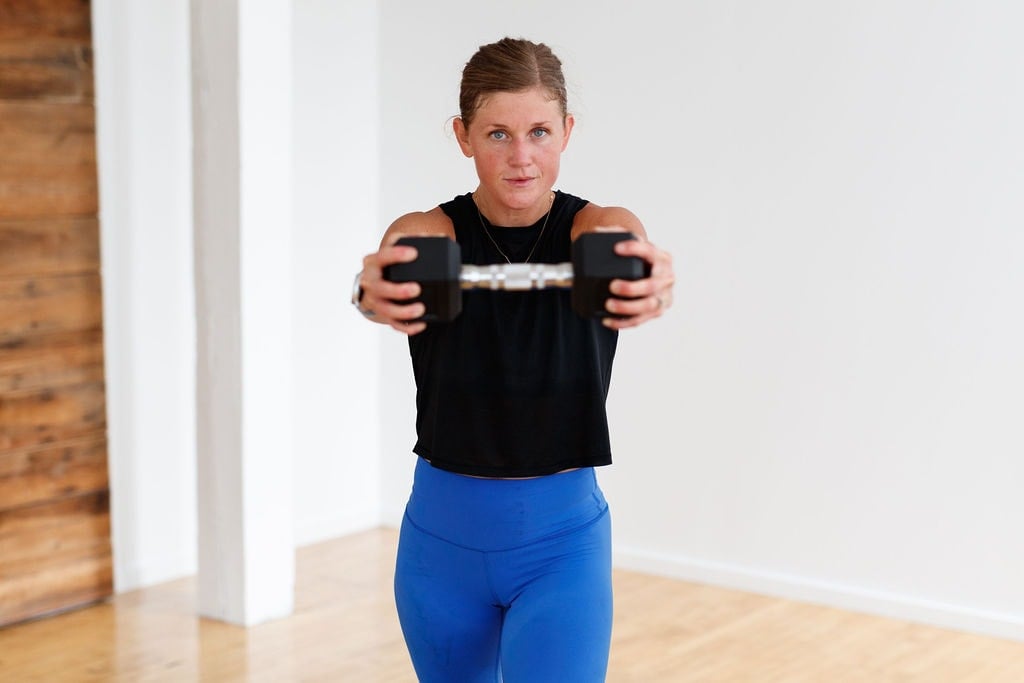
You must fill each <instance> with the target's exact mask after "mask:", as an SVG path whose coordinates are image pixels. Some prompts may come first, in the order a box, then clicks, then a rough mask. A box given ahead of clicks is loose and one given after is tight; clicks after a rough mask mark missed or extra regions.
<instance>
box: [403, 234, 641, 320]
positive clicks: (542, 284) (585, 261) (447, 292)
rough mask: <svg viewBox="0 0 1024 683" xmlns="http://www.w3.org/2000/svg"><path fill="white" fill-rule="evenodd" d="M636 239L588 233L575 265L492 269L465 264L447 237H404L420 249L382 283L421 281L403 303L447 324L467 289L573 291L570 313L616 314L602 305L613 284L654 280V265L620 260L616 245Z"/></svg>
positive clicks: (575, 251)
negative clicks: (417, 290)
mask: <svg viewBox="0 0 1024 683" xmlns="http://www.w3.org/2000/svg"><path fill="white" fill-rule="evenodd" d="M631 239H636V236H635V235H633V234H632V233H628V232H589V233H584V234H583V235H580V236H579V237H578V238H577V239H576V241H575V242H573V244H572V262H571V263H502V264H495V265H489V266H474V265H463V264H462V252H461V250H460V249H459V244H458V242H455V241H454V240H451V239H449V238H447V237H402V238H401V239H399V240H398V242H397V244H400V245H405V246H412V247H416V249H417V250H418V252H419V253H418V256H417V258H416V260H415V261H412V262H409V263H395V264H392V265H390V266H386V267H385V268H384V279H385V280H390V281H392V282H418V283H419V284H420V289H421V292H420V295H419V296H418V297H416V298H414V299H407V300H405V301H401V302H399V303H402V304H411V303H415V302H417V301H419V302H422V303H423V305H424V306H425V307H426V312H425V313H424V314H423V315H422V316H421V317H420V318H418V319H417V320H422V321H424V322H427V323H435V322H449V321H451V320H454V319H455V318H456V316H458V315H459V313H461V312H462V290H463V289H492V290H510V291H525V290H532V289H552V288H559V289H572V308H573V310H574V311H576V313H577V314H579V315H580V316H582V317H584V318H604V317H607V316H611V315H612V314H611V313H609V312H608V311H606V310H605V308H604V303H605V301H606V300H607V299H608V297H609V296H611V295H610V293H609V291H608V285H609V283H611V281H612V280H615V279H620V280H639V279H641V278H644V277H649V276H650V270H651V268H650V264H648V263H647V262H646V261H644V260H643V259H641V258H638V257H636V256H619V255H618V254H616V253H615V249H614V247H615V244H616V243H617V242H621V241H622V240H631Z"/></svg>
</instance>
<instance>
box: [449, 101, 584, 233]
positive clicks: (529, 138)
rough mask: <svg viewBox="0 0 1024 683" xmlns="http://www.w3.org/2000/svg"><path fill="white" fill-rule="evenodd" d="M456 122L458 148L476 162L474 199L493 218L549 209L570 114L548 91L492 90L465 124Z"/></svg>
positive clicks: (532, 217)
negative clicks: (467, 126)
mask: <svg viewBox="0 0 1024 683" xmlns="http://www.w3.org/2000/svg"><path fill="white" fill-rule="evenodd" d="M454 126H455V134H456V137H457V138H458V140H459V146H460V147H461V148H462V153H463V154H465V155H466V156H467V157H472V159H473V161H474V163H475V164H476V173H477V175H478V176H479V177H480V187H479V188H478V190H477V198H478V199H479V200H482V203H483V206H484V207H485V208H486V209H487V210H489V211H490V212H491V214H493V215H491V216H490V218H491V219H492V220H495V221H501V220H503V218H502V216H504V217H505V218H504V220H510V219H511V218H513V217H516V216H520V215H521V216H522V218H523V220H524V221H525V220H529V221H530V222H532V221H533V220H536V219H537V217H539V216H540V215H543V214H544V212H545V211H547V210H548V207H549V193H550V191H551V188H552V187H553V186H554V184H555V180H556V179H557V178H558V167H559V160H560V157H561V155H562V151H563V150H565V147H566V145H567V144H568V143H569V134H570V133H571V132H572V126H573V119H572V116H567V117H565V118H564V119H563V117H562V111H561V108H560V106H559V104H558V101H557V100H553V99H550V97H549V95H548V93H547V91H546V90H544V89H542V88H531V89H529V90H523V91H519V92H498V93H493V94H491V95H489V96H487V98H486V99H485V100H484V101H483V104H482V105H481V106H480V107H479V108H478V109H477V111H476V114H475V115H474V116H473V122H472V124H471V125H470V126H469V128H468V129H467V128H466V126H465V125H464V123H463V121H462V120H461V119H455V124H454ZM481 195H483V196H481ZM534 214H536V215H534ZM505 224H506V225H511V223H505Z"/></svg>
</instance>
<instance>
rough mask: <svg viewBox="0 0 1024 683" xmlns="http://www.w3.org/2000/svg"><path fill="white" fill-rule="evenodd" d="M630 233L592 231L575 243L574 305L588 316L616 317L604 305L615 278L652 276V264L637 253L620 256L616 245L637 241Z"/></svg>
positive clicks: (573, 253)
mask: <svg viewBox="0 0 1024 683" xmlns="http://www.w3.org/2000/svg"><path fill="white" fill-rule="evenodd" d="M634 239H636V236H635V235H633V234H632V233H628V232H588V233H584V234H582V235H580V236H579V237H578V238H577V239H576V241H575V242H573V243H572V308H573V310H574V311H576V313H578V314H579V315H581V316H583V317H584V318H605V317H609V316H612V314H611V313H609V312H608V311H606V310H605V308H604V304H605V301H607V299H608V297H609V296H611V293H610V292H609V291H608V285H609V284H611V281H612V280H616V279H618V280H640V279H643V278H645V277H650V274H651V266H650V264H649V263H647V261H644V260H643V259H642V258H637V257H636V256H629V257H624V256H619V255H618V254H616V253H615V245H616V243H618V242H621V241H623V240H634Z"/></svg>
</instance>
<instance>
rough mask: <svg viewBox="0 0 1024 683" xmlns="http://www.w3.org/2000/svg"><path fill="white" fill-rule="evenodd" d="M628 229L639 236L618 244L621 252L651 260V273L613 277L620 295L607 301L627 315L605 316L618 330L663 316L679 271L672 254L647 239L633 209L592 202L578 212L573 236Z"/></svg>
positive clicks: (609, 306)
mask: <svg viewBox="0 0 1024 683" xmlns="http://www.w3.org/2000/svg"><path fill="white" fill-rule="evenodd" d="M603 230H624V231H626V232H631V233H633V234H634V235H636V236H637V239H635V240H623V241H622V242H619V243H617V244H616V245H615V253H617V254H619V255H620V256H638V257H640V258H642V259H643V260H645V261H647V262H648V263H649V264H651V276H650V277H649V278H645V279H643V280H632V281H630V280H612V283H611V286H610V287H609V290H610V291H611V293H612V294H614V295H615V296H616V297H625V298H622V299H620V298H611V299H609V300H608V302H607V303H606V304H605V309H606V310H607V311H608V312H609V313H614V314H616V315H617V316H625V317H623V318H605V319H604V324H605V325H607V326H608V327H610V328H612V329H616V330H620V329H624V328H627V327H635V326H637V325H640V324H641V323H644V322H647V321H648V320H653V319H654V318H657V317H660V316H661V314H662V313H664V312H665V311H666V310H667V309H668V308H669V307H670V306H671V305H672V287H673V285H674V284H675V279H676V278H675V273H674V272H673V270H672V255H671V254H669V253H668V252H667V251H663V250H661V249H658V248H657V247H656V246H654V245H653V244H651V242H650V241H649V240H648V239H647V230H646V229H645V228H644V226H643V223H641V222H640V219H639V218H637V217H636V216H635V215H634V214H633V212H631V211H629V210H628V209H624V208H622V207H618V206H609V207H603V206H597V205H595V204H588V205H587V206H585V207H584V208H582V209H580V211H579V213H577V214H576V218H575V220H574V221H573V226H572V238H573V239H574V240H575V239H576V238H577V237H579V236H580V235H582V234H583V233H587V232H599V231H603Z"/></svg>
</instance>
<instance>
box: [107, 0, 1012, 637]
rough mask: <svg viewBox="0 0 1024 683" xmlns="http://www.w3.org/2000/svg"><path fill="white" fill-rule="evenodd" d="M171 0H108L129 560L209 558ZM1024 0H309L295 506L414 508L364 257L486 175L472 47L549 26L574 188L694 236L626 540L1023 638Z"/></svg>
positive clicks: (645, 387)
mask: <svg viewBox="0 0 1024 683" xmlns="http://www.w3.org/2000/svg"><path fill="white" fill-rule="evenodd" d="M170 4H171V3H168V4H166V5H163V6H161V7H159V8H156V7H155V6H147V10H146V11H145V13H144V12H143V11H142V10H140V9H137V8H133V6H132V3H127V2H114V0H98V1H97V2H94V5H93V6H94V15H95V18H96V23H95V25H94V31H95V36H96V41H95V42H96V63H97V80H98V84H97V85H98V115H99V126H100V129H99V146H100V166H101V168H100V171H101V191H102V195H101V198H102V204H103V209H102V211H103V213H102V216H101V219H102V221H103V249H104V252H103V253H104V278H105V283H104V284H105V315H106V327H107V335H108V336H107V352H108V355H107V363H108V378H109V385H108V396H109V400H110V423H111V470H112V480H113V481H112V485H113V489H114V499H113V505H114V517H115V528H114V541H115V553H116V554H115V558H116V562H117V573H118V586H119V588H120V589H124V588H127V587H131V586H133V585H142V584H146V583H152V582H155V581H157V580H160V579H162V578H166V577H170V576H173V575H178V574H183V573H189V572H190V571H193V570H194V537H195V529H194V524H195V520H194V482H193V481H192V479H193V477H194V462H193V459H194V451H193V444H192V441H193V431H192V430H193V423H194V415H193V414H192V411H193V410H194V408H193V396H192V384H191V382H192V379H191V377H192V375H191V372H192V363H193V362H194V357H193V352H192V350H191V345H190V339H191V337H192V329H191V325H192V322H191V320H192V317H191V316H192V313H191V305H192V292H191V261H192V256H191V241H190V240H191V237H190V231H191V225H190V208H189V203H190V196H189V188H190V182H191V181H190V178H189V172H190V171H189V158H190V155H189V152H188V145H189V144H190V143H189V126H188V120H189V118H188V111H189V106H188V80H187V74H188V53H187V23H188V22H187V17H186V16H184V15H183V10H181V8H180V7H178V9H174V8H172V7H170ZM180 4H181V3H174V5H175V7H177V6H178V5H180ZM1021 15H1022V10H1020V9H1018V8H1017V6H1016V5H1013V4H1011V3H1008V2H1002V3H1000V2H996V1H995V0H986V1H982V2H977V3H972V4H970V5H968V4H966V3H952V2H925V1H924V0H910V1H908V2H904V3H899V4H898V5H892V4H891V3H880V2H869V3H857V4H851V3H835V2H833V3H815V2H809V1H803V2H800V1H797V0H789V1H788V2H780V3H772V4H771V6H770V7H769V6H768V5H764V4H763V3H754V2H747V3H741V2H730V3H686V4H682V5H677V6H674V7H666V6H664V4H663V3H657V2H651V1H650V0H645V1H643V2H634V3H629V5H628V8H627V6H626V5H625V4H622V3H611V2H583V1H582V0H580V1H577V2H560V3H548V2H540V1H539V0H529V1H527V2H522V3H517V4H515V5H501V6H491V5H487V4H486V3H464V2H455V1H454V0H443V1H441V2H435V3H414V2H398V1H396V0H385V1H383V2H373V1H372V0H363V1H362V2H348V3H330V2H327V1H326V0H322V1H314V0H296V3H295V17H294V18H295V26H296V31H297V34H296V38H295V41H294V43H295V46H296V53H295V63H296V74H295V97H296V108H295V112H294V119H295V132H294V140H295V157H294V163H295V176H296V178H297V182H296V187H295V188H294V197H295V226H296V227H295V233H294V235H293V249H294V253H293V258H294V261H293V264H292V265H293V268H294V270H295V272H296V278H295V282H294V292H295V297H296V298H295V302H294V312H295V326H296V329H295V366H296V377H295V385H294V389H295V391H294V393H295V396H296V401H295V403H294V405H293V411H294V417H295V424H296V434H297V436H296V445H295V452H294V453H292V454H291V456H290V457H292V459H293V462H294V463H295V467H296V471H295V485H296V492H295V498H296V523H297V529H296V536H297V538H298V539H299V540H300V542H302V541H311V540H317V539H319V538H324V537H327V536H330V535H334V534H337V533H344V532H346V531H348V530H355V529H358V528H362V527H363V526H366V525H371V524H373V523H375V522H376V521H378V520H383V521H384V522H386V523H389V524H395V523H397V521H398V519H399V517H400V514H401V507H402V504H403V503H404V500H405V497H406V496H407V493H408V483H409V475H410V472H411V465H412V459H413V456H412V455H411V453H410V449H411V446H412V443H413V432H412V425H413V394H412V382H411V378H410V374H411V373H410V370H409V359H408V351H407V347H406V344H405V339H404V338H403V337H401V336H400V335H397V334H393V333H389V332H388V331H386V330H381V329H379V328H377V327H376V326H370V325H366V324H364V323H363V322H362V321H361V320H359V319H358V318H357V317H356V316H355V315H354V314H353V313H352V311H351V310H349V307H348V304H347V296H348V290H349V286H350V278H351V275H352V274H353V273H354V271H355V270H357V269H358V267H359V262H358V259H359V257H360V256H361V255H362V254H363V253H365V252H366V251H369V250H370V249H372V248H373V247H374V246H375V244H376V242H377V239H378V237H379V235H380V232H381V231H382V230H383V228H384V227H385V226H386V224H387V222H388V221H390V220H391V219H392V218H394V217H395V216H397V215H399V214H401V213H404V212H406V211H410V210H417V209H425V208H429V207H431V206H434V205H436V204H437V203H439V202H440V201H443V200H445V199H447V198H450V197H451V196H454V195H455V194H458V193H461V192H464V191H467V190H468V189H471V188H472V186H473V184H474V181H475V178H474V176H473V172H472V165H471V163H470V162H468V161H466V160H465V159H463V158H462V157H461V155H460V154H459V152H458V149H457V146H456V145H455V142H454V140H452V139H451V136H450V133H449V132H447V131H446V128H445V123H446V121H447V119H448V118H449V117H450V116H452V115H454V114H455V113H456V98H457V89H458V77H459V72H460V71H461V68H462V65H463V63H464V62H465V60H466V59H467V58H468V57H469V55H470V54H471V53H472V51H473V50H474V49H475V48H476V47H477V46H478V45H480V44H482V43H485V42H490V41H491V40H494V39H497V38H499V37H501V36H502V35H505V34H511V35H520V34H522V35H526V36H529V37H532V38H534V39H537V40H544V41H546V42H548V43H549V44H551V45H552V46H553V47H554V48H555V49H556V51H557V52H558V53H559V54H560V56H561V57H562V58H563V61H564V62H565V65H566V69H567V74H568V77H569V81H570V98H571V100H572V102H571V106H572V107H573V109H574V111H575V113H576V115H577V127H576V130H575V133H574V139H573V141H572V144H571V145H570V148H569V151H568V152H567V155H566V157H565V159H564V162H563V173H562V181H561V182H560V183H559V186H560V187H562V188H564V189H566V190H567V191H571V192H574V193H577V194H580V195H583V196H586V197H589V198H591V199H593V200H594V201H597V202H599V203H606V204H623V205H626V206H629V207H630V208H632V209H634V210H635V211H636V212H637V213H638V214H639V215H640V216H641V218H643V219H644V220H645V222H646V224H647V226H648V229H649V231H650V234H651V236H652V239H653V240H655V241H656V242H657V243H659V244H662V245H664V246H665V247H666V248H668V249H670V250H671V251H672V252H673V253H674V254H675V256H676V263H677V272H678V275H679V282H678V285H677V303H676V306H675V308H674V309H673V310H672V311H671V312H670V313H669V315H668V316H667V317H665V318H664V319H662V320H659V321H657V322H656V323H654V324H652V325H650V326H648V327H646V328H643V329H640V330H634V331H631V332H627V333H624V334H623V337H622V341H621V344H620V354H619V359H618V364H617V368H616V374H615V379H614V381H613V389H612V398H611V400H610V405H609V409H610V411H611V415H612V419H613V439H614V447H615V453H616V464H615V465H614V466H612V467H610V468H605V469H604V470H602V471H601V475H600V476H601V480H602V482H603V484H604V486H605V488H606V489H607V492H608V495H609V498H610V499H611V501H612V505H613V508H614V520H615V534H616V548H617V554H616V561H617V562H618V563H619V564H620V565H622V566H632V567H637V568H642V569H648V570H653V571H660V572H665V573H669V574H672V575H675V576H681V577H687V578H696V579H699V580H706V581H710V582H716V583H722V584H725V585H732V586H738V587H741V588H749V589H753V590H761V591H765V592H769V593H776V594H782V595H791V596H795V597H802V598H809V599H813V600H819V601H822V602H826V603H831V604H837V605H843V606H847V607H853V608H857V609H867V610H870V611H876V612H882V613H890V614H894V615H897V616H903V617H909V618H920V619H924V620H927V621H931V622H933V623H939V624H946V625H950V626H955V627H961V628H969V629H975V630H979V631H984V632H989V633H997V634H1002V635H1008V636H1011V637H1016V638H1022V639H1024V595H1022V594H1021V592H1020V591H1019V589H1018V586H1019V577H1020V576H1022V575H1024V546H1021V544H1020V543H1019V542H1018V540H1017V539H1018V538H1019V532H1018V530H1017V522H1018V520H1019V519H1021V518H1022V516H1024V502H1022V500H1021V498H1020V497H1019V496H1017V495H1015V493H1016V489H1017V488H1019V483H1020V482H1021V481H1022V480H1024V458H1022V457H1021V456H1022V455H1024V435H1022V433H1021V431H1020V428H1019V425H1018V424H1017V423H1016V422H1014V420H1015V419H1016V420H1017V421H1018V422H1019V417H1018V416H1019V415H1020V414H1021V413H1022V412H1024V411H1022V408H1024V394H1022V390H1021V387H1022V386H1024V357H1022V354H1020V352H1019V349H1020V348H1022V347H1024V319H1022V316H1024V313H1022V311H1021V307H1020V305H1019V296H1018V292H1020V291H1022V285H1024V283H1022V281H1021V280H1022V278H1024V275H1022V273H1024V269H1022V268H1021V267H1020V264H1021V262H1022V258H1021V257H1022V255H1024V254H1022V252H1024V231H1022V230H1021V225H1022V218H1024V216H1022V214H1024V207H1022V205H1021V204H1020V202H1019V200H1018V198H1017V194H1018V193H1019V188H1020V187H1021V181H1022V180H1024V178H1022V175H1024V139H1022V135H1021V133H1020V128H1019V126H1017V125H1016V122H1017V121H1018V120H1021V119H1022V118H1024V112H1022V109H1024V103H1022V95H1021V88H1020V85H1019V81H1018V80H1014V79H1015V78H1017V75H1018V74H1019V73H1021V72H1022V67H1024V63H1022V62H1024V48H1021V47H1020V46H1019V45H1018V43H1017V42H1014V41H1011V31H1013V29H1014V27H1015V26H1019V25H1020V24H1021V19H1022V18H1024V17H1022V16H1021ZM456 20H457V22H456ZM453 22H456V23H457V30H453V29H452V27H453ZM442 37H443V38H442ZM154 46H155V48H154ZM378 70H379V78H377V77H376V76H377V75H378V73H377V72H378ZM374 457H379V469H377V467H376V466H375V465H374V461H373V458H374ZM378 486H381V487H382V489H380V491H378V490H377V487H378ZM378 494H379V495H378ZM378 502H379V503H380V504H381V506H382V509H381V510H378Z"/></svg>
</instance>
